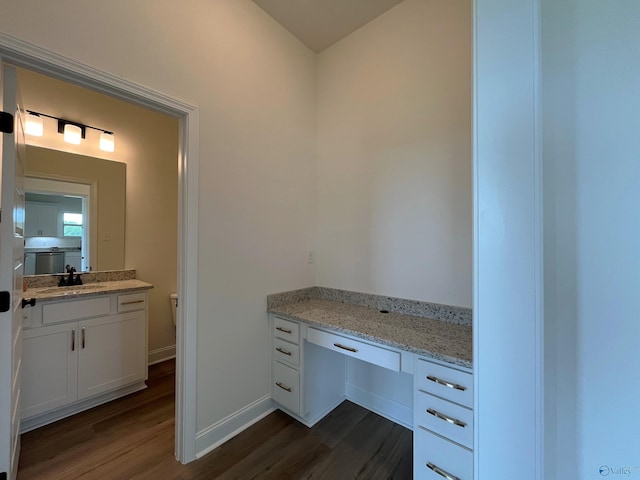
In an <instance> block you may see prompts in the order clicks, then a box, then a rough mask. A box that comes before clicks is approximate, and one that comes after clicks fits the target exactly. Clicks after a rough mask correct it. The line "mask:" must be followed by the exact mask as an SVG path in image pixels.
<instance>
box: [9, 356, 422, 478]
mask: <svg viewBox="0 0 640 480" xmlns="http://www.w3.org/2000/svg"><path fill="white" fill-rule="evenodd" d="M174 382H175V364H174V363H173V362H172V361H170V362H164V363H161V364H159V365H154V366H152V367H150V370H149V381H148V385H149V388H148V389H146V390H144V391H142V392H139V393H136V394H133V395H129V396H128V397H125V398H122V399H119V400H116V401H114V402H111V403H109V404H106V405H102V406H99V407H96V408H93V409H91V410H89V411H86V412H83V413H80V414H78V415H74V416H73V417H70V418H67V419H64V420H61V421H59V422H56V423H54V424H51V425H47V426H45V427H42V428H39V429H37V430H34V431H32V432H28V433H26V434H24V435H23V436H22V453H21V456H20V468H19V471H18V479H19V480H31V479H38V480H46V479H56V480H59V479H64V480H73V479H86V480H94V479H95V480H97V479H101V480H105V479H118V480H120V479H123V480H124V479H149V480H152V479H153V480H159V479H175V480H197V479H203V480H204V479H225V480H226V479H242V480H248V479H282V480H284V479H331V480H341V479H345V480H346V479H367V480H370V479H371V480H376V479H400V480H406V479H410V478H412V474H411V468H412V433H411V431H409V430H407V429H405V428H403V427H400V426H398V425H396V424H394V423H393V422H390V421H388V420H386V419H384V418H382V417H380V416H378V415H376V414H374V413H371V412H368V411H367V410H365V409H363V408H361V407H358V406H357V405H354V404H352V403H350V402H344V403H343V404H342V405H340V406H339V407H338V408H336V409H335V410H334V411H333V412H332V413H331V414H329V415H328V416H327V417H326V418H324V419H323V420H322V421H321V422H319V423H318V424H317V425H316V426H314V427H313V428H307V427H305V426H304V425H302V424H300V423H299V422H296V421H295V420H293V419H291V418H290V417H289V416H287V415H285V414H283V413H282V412H279V411H277V412H274V413H272V414H270V415H269V416H267V417H266V418H264V419H263V420H261V421H260V422H258V423H256V424H255V425H253V426H252V427H251V428H249V429H247V430H245V431H244V432H242V433H241V434H239V435H238V436H236V437H234V438H233V439H231V440H230V441H228V442H226V443H225V444H224V445H222V446H220V447H219V448H217V449H216V450H214V451H213V452H211V453H210V454H208V455H206V456H205V457H203V458H201V459H199V460H197V461H195V462H192V463H190V464H189V465H181V464H180V463H178V462H177V461H176V460H175V459H174V457H173V442H174V431H173V429H174Z"/></svg>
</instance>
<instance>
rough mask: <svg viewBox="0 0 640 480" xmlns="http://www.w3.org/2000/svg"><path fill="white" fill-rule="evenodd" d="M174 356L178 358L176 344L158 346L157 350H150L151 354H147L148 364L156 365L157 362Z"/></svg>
mask: <svg viewBox="0 0 640 480" xmlns="http://www.w3.org/2000/svg"><path fill="white" fill-rule="evenodd" d="M172 358H176V346H175V345H169V346H168V347H162V348H156V349H155V350H149V354H148V355H147V365H155V364H156V363H160V362H164V361H165V360H171V359H172Z"/></svg>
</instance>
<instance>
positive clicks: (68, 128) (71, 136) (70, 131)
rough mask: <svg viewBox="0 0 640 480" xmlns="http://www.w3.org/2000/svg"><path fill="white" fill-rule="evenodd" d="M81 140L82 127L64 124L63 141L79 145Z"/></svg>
mask: <svg viewBox="0 0 640 480" xmlns="http://www.w3.org/2000/svg"><path fill="white" fill-rule="evenodd" d="M80 140H82V129H81V128H80V127H78V126H77V125H71V124H70V123H67V124H66V125H65V126H64V141H65V142H67V143H72V144H73V145H80Z"/></svg>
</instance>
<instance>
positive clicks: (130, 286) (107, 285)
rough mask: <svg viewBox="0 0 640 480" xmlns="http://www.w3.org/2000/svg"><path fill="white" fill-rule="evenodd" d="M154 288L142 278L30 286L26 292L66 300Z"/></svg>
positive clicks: (41, 298) (31, 295)
mask: <svg viewBox="0 0 640 480" xmlns="http://www.w3.org/2000/svg"><path fill="white" fill-rule="evenodd" d="M150 288H153V285H152V284H150V283H147V282H143V281H141V280H135V279H129V280H116V281H107V282H95V283H87V284H84V285H74V286H70V287H51V286H47V287H40V288H29V289H28V290H27V291H26V292H25V293H24V297H25V298H35V299H37V300H38V301H41V302H46V301H50V300H51V301H52V300H63V299H64V300H66V299H70V298H79V297H88V296H95V295H104V294H107V295H109V294H112V293H123V292H126V293H135V292H141V291H145V290H149V289H150Z"/></svg>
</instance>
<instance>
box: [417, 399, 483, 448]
mask: <svg viewBox="0 0 640 480" xmlns="http://www.w3.org/2000/svg"><path fill="white" fill-rule="evenodd" d="M414 408H415V411H414V418H415V425H417V426H422V427H424V428H426V429H428V430H431V431H432V432H435V433H437V434H439V435H442V436H443V437H446V438H448V439H450V440H453V441H454V442H456V443H459V444H461V445H464V446H465V447H467V448H473V411H472V410H470V409H468V408H465V407H461V406H460V405H457V404H455V403H452V402H449V401H447V400H443V399H441V398H438V397H434V396H433V395H429V394H428V393H424V392H420V391H418V392H416V396H415V403H414Z"/></svg>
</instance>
